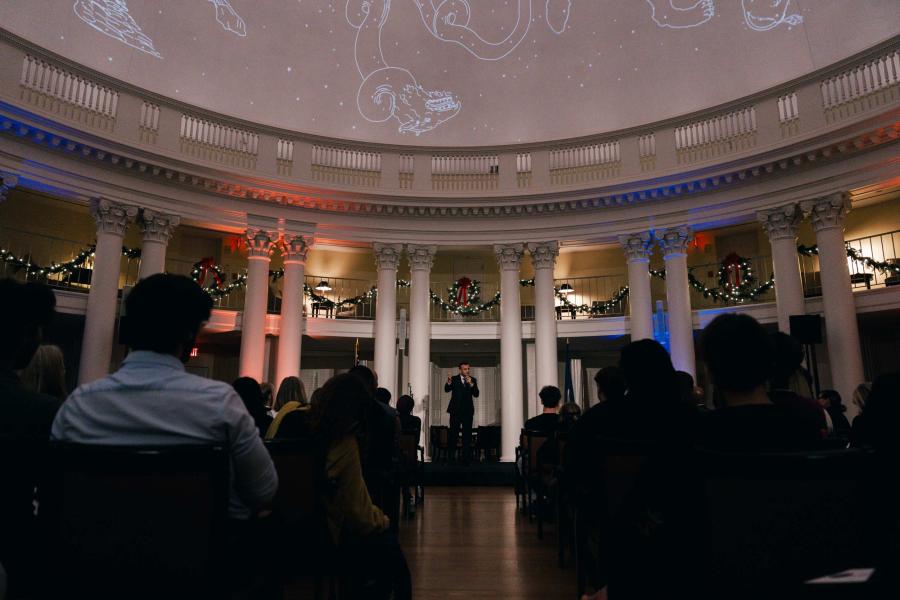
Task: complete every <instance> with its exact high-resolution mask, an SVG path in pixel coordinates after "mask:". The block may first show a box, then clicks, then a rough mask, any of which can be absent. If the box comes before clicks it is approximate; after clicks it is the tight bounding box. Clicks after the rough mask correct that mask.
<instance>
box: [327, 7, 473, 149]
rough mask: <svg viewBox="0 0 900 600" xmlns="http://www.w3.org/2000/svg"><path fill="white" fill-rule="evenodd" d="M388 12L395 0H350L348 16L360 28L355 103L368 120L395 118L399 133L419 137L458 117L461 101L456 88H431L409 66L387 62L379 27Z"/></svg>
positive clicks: (383, 121)
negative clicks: (420, 80)
mask: <svg viewBox="0 0 900 600" xmlns="http://www.w3.org/2000/svg"><path fill="white" fill-rule="evenodd" d="M390 10H391V0H347V6H346V12H345V17H346V19H347V23H348V24H350V26H351V27H353V28H354V29H356V39H355V42H354V58H355V60H356V69H357V70H358V71H359V75H360V77H362V83H361V84H360V86H359V91H358V92H357V95H356V105H357V108H359V114H360V115H362V117H363V118H364V119H365V120H367V121H369V122H370V123H385V122H387V121H389V120H391V119H395V120H396V121H397V122H398V123H399V124H400V125H399V128H398V131H399V132H400V133H403V134H405V133H412V134H415V135H416V136H419V135H422V134H423V133H427V132H429V131H431V130H432V129H434V128H436V127H438V126H439V125H441V124H442V123H444V122H446V121H448V120H449V119H452V118H453V117H455V116H456V114H457V113H458V112H459V110H460V108H461V107H462V104H461V102H460V101H459V99H458V98H457V97H456V95H455V94H454V93H453V92H450V91H444V90H427V89H425V88H424V87H422V86H421V85H419V83H418V82H417V81H416V78H415V77H414V76H413V74H412V73H410V72H409V71H408V70H406V69H403V68H401V67H392V66H390V65H388V64H387V61H386V60H385V58H384V53H383V52H382V50H381V30H382V28H383V27H384V25H385V23H386V22H387V18H388V15H389V13H390Z"/></svg>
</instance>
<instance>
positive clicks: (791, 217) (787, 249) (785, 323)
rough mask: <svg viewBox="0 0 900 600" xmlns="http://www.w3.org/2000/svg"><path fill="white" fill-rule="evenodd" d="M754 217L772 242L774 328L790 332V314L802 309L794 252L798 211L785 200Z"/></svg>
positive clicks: (801, 295)
mask: <svg viewBox="0 0 900 600" xmlns="http://www.w3.org/2000/svg"><path fill="white" fill-rule="evenodd" d="M757 217H758V219H759V221H760V223H762V226H763V229H765V231H766V234H767V235H768V236H769V243H770V244H771V246H772V268H773V270H774V275H775V306H776V309H777V311H778V329H779V331H783V332H784V333H790V332H791V323H790V316H791V315H802V314H804V313H805V312H806V303H805V301H804V299H803V282H802V280H801V278H800V259H799V257H798V256H797V227H798V226H799V225H800V219H801V213H800V211H799V210H797V206H796V205H795V204H788V205H786V206H782V207H780V208H775V209H772V210H766V211H761V212H759V213H758V214H757Z"/></svg>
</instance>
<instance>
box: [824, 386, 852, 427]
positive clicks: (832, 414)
mask: <svg viewBox="0 0 900 600" xmlns="http://www.w3.org/2000/svg"><path fill="white" fill-rule="evenodd" d="M819 404H820V405H821V406H822V408H824V409H825V412H827V413H828V416H829V418H830V419H831V424H832V428H833V431H832V435H833V436H834V437H836V438H843V439H847V438H848V437H849V436H850V421H848V420H847V417H846V415H844V412H846V410H847V407H846V406H844V404H843V402H842V401H841V395H840V394H839V393H838V392H837V390H822V391H821V392H819Z"/></svg>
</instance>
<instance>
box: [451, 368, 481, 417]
mask: <svg viewBox="0 0 900 600" xmlns="http://www.w3.org/2000/svg"><path fill="white" fill-rule="evenodd" d="M444 391H445V392H450V393H451V395H450V404H449V405H448V406H447V412H448V413H450V416H451V417H460V418H461V417H471V416H472V415H474V414H475V403H474V401H473V400H472V398H477V397H478V396H479V394H481V392H479V391H478V380H477V379H475V378H474V377H472V385H470V386H469V385H466V384H464V383H463V381H462V376H461V375H454V376H453V379H451V380H450V383H445V384H444Z"/></svg>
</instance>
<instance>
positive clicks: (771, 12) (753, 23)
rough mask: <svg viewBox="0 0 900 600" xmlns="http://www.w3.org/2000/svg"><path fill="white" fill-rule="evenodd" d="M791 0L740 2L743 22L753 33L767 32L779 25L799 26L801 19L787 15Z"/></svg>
mask: <svg viewBox="0 0 900 600" xmlns="http://www.w3.org/2000/svg"><path fill="white" fill-rule="evenodd" d="M790 5H791V0H765V1H762V0H741V8H742V9H743V11H744V21H745V22H746V23H747V27H749V28H750V29H752V30H754V31H769V30H770V29H775V28H776V27H778V26H779V25H782V24H785V25H789V26H794V25H799V24H800V23H802V22H803V17H802V16H801V15H798V14H790V15H789V14H788V9H789V8H790Z"/></svg>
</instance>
